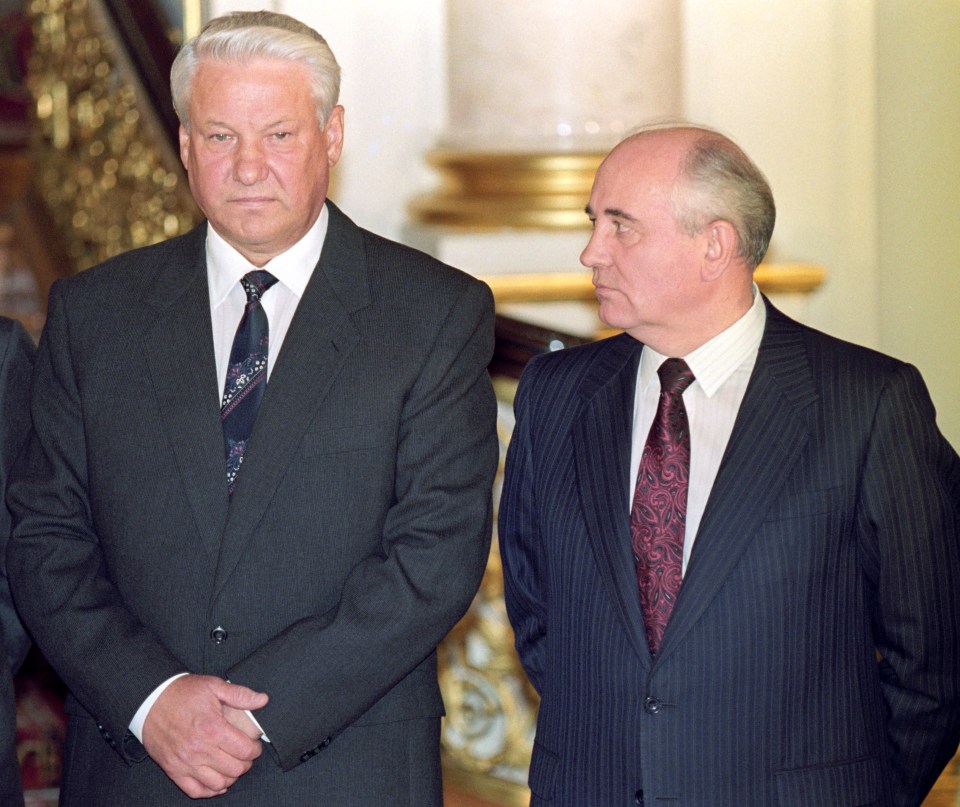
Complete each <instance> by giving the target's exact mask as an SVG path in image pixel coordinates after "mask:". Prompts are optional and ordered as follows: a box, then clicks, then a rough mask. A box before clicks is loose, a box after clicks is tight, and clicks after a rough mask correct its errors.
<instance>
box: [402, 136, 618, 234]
mask: <svg viewBox="0 0 960 807" xmlns="http://www.w3.org/2000/svg"><path fill="white" fill-rule="evenodd" d="M603 157H604V155H603V154H589V153H573V152H549V153H510V152H505V153H496V152H480V151H457V150H453V149H437V150H435V151H432V152H430V153H429V154H427V162H428V163H429V164H430V165H432V166H433V167H434V168H436V169H437V170H438V171H439V172H440V177H441V185H440V187H439V188H438V189H437V190H436V191H434V192H432V193H429V194H424V195H422V196H419V197H417V198H415V199H414V200H413V201H412V202H411V205H410V212H411V215H412V216H413V217H414V219H416V220H417V221H419V222H421V223H423V224H437V225H443V226H447V227H459V228H465V229H494V228H500V227H516V228H525V229H553V230H566V229H584V228H587V227H589V222H588V220H587V217H586V215H585V214H584V212H583V211H584V207H585V206H586V204H587V200H588V199H589V198H590V189H591V187H592V186H593V177H594V174H595V173H596V171H597V168H598V167H599V165H600V162H601V161H602V160H603Z"/></svg>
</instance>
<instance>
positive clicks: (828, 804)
mask: <svg viewBox="0 0 960 807" xmlns="http://www.w3.org/2000/svg"><path fill="white" fill-rule="evenodd" d="M767 305H768V318H767V326H766V332H765V334H764V338H763V342H762V344H761V348H760V352H759V355H758V357H757V363H756V367H755V369H754V372H753V375H752V377H751V380H750V384H749V387H748V389H747V392H746V395H745V397H744V400H743V403H742V405H741V408H740V412H739V414H738V418H737V422H736V425H735V427H734V431H733V434H732V436H731V438H730V443H729V445H728V447H727V451H726V454H725V456H724V459H723V462H722V464H721V467H720V470H719V473H718V475H717V478H716V482H715V484H714V488H713V490H712V493H711V497H710V500H709V503H708V505H707V509H706V512H705V514H704V517H703V521H702V523H701V526H700V529H699V532H698V535H697V541H696V544H695V547H694V551H693V555H692V557H691V560H690V564H689V567H688V570H687V574H686V578H685V580H684V584H683V587H682V589H681V592H680V596H679V599H678V601H677V604H676V606H675V609H674V611H673V615H672V617H671V621H670V623H669V625H668V627H667V631H666V634H665V636H664V639H663V645H662V649H661V652H660V654H659V656H658V657H657V658H656V660H655V661H654V660H652V659H651V656H650V653H649V650H648V647H647V643H646V641H645V638H644V632H643V623H642V617H641V612H640V605H639V597H638V594H637V588H636V578H635V575H634V571H633V561H632V557H631V551H630V536H629V527H628V501H629V490H628V486H629V481H628V480H629V467H628V466H629V457H630V428H631V415H632V409H633V393H634V385H635V380H636V370H637V363H638V361H639V356H640V352H641V350H642V345H640V344H639V343H638V342H636V341H635V340H634V339H632V338H631V337H629V336H626V335H620V336H617V337H614V338H612V339H609V340H605V341H602V342H599V343H596V344H592V345H587V346H584V347H581V348H573V349H570V350H565V351H560V352H558V353H554V354H550V355H545V356H542V357H539V358H537V359H535V360H534V361H533V362H531V364H530V365H529V367H528V368H527V370H526V372H525V374H524V376H523V378H522V380H521V383H520V388H519V390H518V394H517V399H516V414H517V425H516V430H515V432H514V435H513V439H512V442H511V446H510V450H509V454H508V458H507V468H506V478H505V482H504V491H503V496H502V499H501V504H500V541H501V552H502V557H503V566H504V573H505V578H506V580H505V585H506V601H507V608H508V610H509V614H510V618H511V621H512V623H513V626H514V629H515V632H516V642H517V648H518V650H519V653H520V657H521V659H522V661H523V664H524V667H525V669H526V671H527V673H528V674H529V676H530V678H531V680H532V682H533V683H534V685H535V686H536V688H537V690H538V691H539V693H540V694H541V697H542V703H541V707H540V713H539V718H538V724H537V735H536V742H535V747H534V753H533V760H532V764H531V769H530V786H531V789H532V791H533V800H532V804H533V805H551V807H561V805H563V806H564V807H586V806H587V805H595V806H596V807H613V806H614V805H628V804H630V805H633V804H637V803H641V804H646V805H647V807H650V805H661V804H662V805H670V807H681V805H690V806H691V807H715V806H720V805H730V807H750V806H751V805H754V806H755V807H773V806H774V805H784V806H786V805H789V806H790V807H800V806H801V805H802V806H803V807H811V805H824V807H843V806H844V805H851V806H852V805H884V806H885V807H887V806H892V805H896V807H907V805H918V804H919V803H920V802H921V800H922V798H923V796H924V794H925V793H926V792H927V791H928V789H929V788H930V787H931V785H932V783H933V782H934V780H935V779H936V777H937V775H938V773H939V772H940V771H941V770H942V768H943V767H944V765H945V764H946V762H947V761H948V759H949V758H950V756H951V755H952V754H953V752H954V751H955V749H956V747H957V742H958V738H960V460H958V457H957V455H956V453H955V452H954V451H953V449H952V448H951V447H950V446H949V445H948V444H947V443H946V441H945V440H944V439H943V437H942V436H941V435H940V433H939V432H938V430H937V428H936V425H935V421H934V410H933V406H932V404H931V402H930V399H929V396H928V394H927V392H926V389H925V387H924V385H923V382H922V380H921V378H920V376H919V374H918V373H917V371H916V370H915V369H914V368H913V367H911V366H909V365H906V364H904V363H902V362H899V361H896V360H894V359H891V358H889V357H886V356H883V355H881V354H879V353H876V352H873V351H870V350H867V349H865V348H861V347H857V346H854V345H850V344H847V343H844V342H841V341H839V340H837V339H833V338H831V337H828V336H826V335H824V334H822V333H818V332H816V331H813V330H811V329H809V328H806V327H804V326H802V325H800V324H798V323H796V322H794V321H792V320H790V319H789V318H787V317H785V316H784V315H783V314H781V313H780V312H778V311H777V310H776V309H774V308H773V307H772V306H770V305H769V303H768V304H767Z"/></svg>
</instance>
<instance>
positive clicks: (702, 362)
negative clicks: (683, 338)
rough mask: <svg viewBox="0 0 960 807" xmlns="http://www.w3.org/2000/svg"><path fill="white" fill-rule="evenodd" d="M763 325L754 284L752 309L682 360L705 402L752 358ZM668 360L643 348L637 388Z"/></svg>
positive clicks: (760, 299) (764, 317) (763, 309)
mask: <svg viewBox="0 0 960 807" xmlns="http://www.w3.org/2000/svg"><path fill="white" fill-rule="evenodd" d="M766 322H767V308H766V306H765V305H764V303H763V297H762V296H761V294H760V290H759V289H758V288H757V284H756V283H754V284H753V305H752V306H750V308H749V310H748V311H747V313H746V314H744V315H743V316H742V317H740V319H738V320H737V321H736V322H734V323H733V325H731V326H730V327H729V328H727V329H726V330H724V331H721V332H720V333H718V334H717V335H716V336H714V337H713V338H712V339H710V340H709V341H708V342H705V343H704V344H702V345H700V347H698V348H697V349H696V350H694V351H693V352H692V353H689V354H687V355H686V356H684V357H683V359H684V360H685V361H686V362H687V365H688V366H689V367H690V369H691V370H692V371H693V375H694V376H695V377H696V381H695V382H694V383H696V384H699V385H700V388H701V389H702V390H703V391H704V393H705V394H706V396H707V397H708V398H710V397H712V396H713V395H714V393H716V391H717V390H718V389H720V387H721V386H723V383H724V382H725V381H726V380H727V379H728V378H730V376H731V375H733V373H734V371H735V370H736V369H737V368H738V367H740V366H741V365H742V364H744V363H745V362H746V361H747V360H748V359H750V358H751V357H752V356H755V355H756V352H757V350H758V349H759V347H760V342H761V341H762V339H763V329H764V327H765V326H766ZM668 358H669V357H668V356H664V355H663V354H661V353H657V351H655V350H654V349H653V348H651V347H649V346H648V345H644V347H643V353H641V354H640V386H641V388H644V387H646V385H647V384H650V383H652V382H653V381H654V380H655V379H656V378H657V369H658V368H659V367H660V365H661V364H662V363H663V362H664V361H666V360H667V359H668ZM657 383H659V381H657Z"/></svg>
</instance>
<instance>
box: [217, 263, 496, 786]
mask: <svg viewBox="0 0 960 807" xmlns="http://www.w3.org/2000/svg"><path fill="white" fill-rule="evenodd" d="M464 288H465V291H464V292H463V293H462V294H461V295H460V297H459V299H458V300H457V302H456V304H454V305H453V307H452V308H451V310H450V311H449V312H448V313H447V314H446V317H445V319H444V320H443V321H442V324H441V325H440V327H439V329H438V331H437V333H436V338H435V340H434V342H433V345H432V347H431V349H430V350H429V352H428V355H427V356H425V357H424V360H423V364H422V366H421V369H420V371H419V375H418V377H417V380H416V381H415V383H414V384H413V386H412V388H411V390H410V393H409V395H408V396H407V399H406V400H405V402H404V404H403V409H402V413H401V421H400V430H399V442H398V448H397V454H396V469H395V484H394V502H393V504H392V506H391V507H390V509H389V511H388V513H387V518H386V521H385V524H384V527H383V536H382V547H383V551H382V553H377V554H375V555H372V556H368V557H367V558H365V559H364V560H363V561H361V562H360V563H359V564H357V566H355V567H354V568H353V569H352V570H351V571H350V573H349V574H348V576H347V577H346V580H345V582H344V586H343V590H342V593H341V596H340V601H339V605H338V607H337V609H336V613H335V614H330V615H325V616H324V618H319V619H307V620H302V621H300V622H298V623H295V624H294V625H292V626H291V627H290V628H289V629H287V630H285V631H284V632H283V633H282V634H280V635H279V636H276V637H274V638H273V639H271V640H270V641H268V642H267V643H266V644H265V645H263V646H261V647H260V648H259V649H258V650H257V651H256V652H255V653H253V654H252V655H250V656H248V657H247V658H246V659H245V660H243V661H242V662H240V663H239V664H238V665H236V666H235V667H233V668H232V669H231V670H230V671H229V676H228V677H229V678H230V680H231V681H233V682H235V683H239V684H245V685H247V686H250V687H253V688H255V689H258V690H261V691H265V692H267V693H269V695H270V703H269V704H268V705H267V707H266V708H264V709H262V710H260V711H258V712H257V720H258V721H259V722H260V724H261V725H262V727H263V729H264V731H265V733H266V734H267V736H268V737H269V738H270V741H271V743H272V745H273V748H274V750H275V751H276V752H277V754H278V756H279V759H280V764H281V766H282V767H283V768H284V769H290V768H292V767H294V766H296V765H297V764H299V763H300V762H302V761H304V759H305V758H308V757H309V755H310V754H311V753H315V752H316V751H317V750H319V746H318V747H314V746H316V744H317V742H318V740H319V741H321V745H322V744H323V743H322V741H323V740H324V738H329V737H335V736H336V735H337V734H338V733H339V732H340V731H342V730H343V729H344V728H346V727H347V726H349V725H350V724H351V723H352V722H353V721H354V720H356V719H357V718H358V717H359V716H360V715H362V714H363V713H364V712H365V711H366V710H367V709H369V707H370V706H371V705H373V704H374V703H375V702H376V701H377V700H378V699H379V698H381V697H382V696H383V695H384V694H385V693H386V692H387V691H389V690H390V689H391V688H392V687H393V686H394V685H396V684H397V683H398V682H399V681H400V680H402V679H403V678H404V677H406V676H407V675H408V674H410V672H411V671H412V670H414V669H415V668H417V667H418V665H420V664H422V663H424V662H427V663H429V659H430V658H431V657H432V654H433V652H434V650H435V649H436V646H437V644H438V643H439V642H440V640H441V639H442V638H443V636H444V635H445V634H446V633H447V632H448V631H449V630H450V628H451V627H453V625H454V624H455V623H456V621H457V620H458V619H459V618H460V617H461V616H462V615H463V613H464V612H465V611H466V609H467V607H468V606H469V604H470V602H471V600H472V598H473V595H474V594H475V593H476V591H477V588H478V587H479V584H480V579H481V577H482V575H483V570H484V568H485V566H486V562H487V557H488V553H489V547H490V534H491V518H492V516H491V490H492V482H493V476H494V473H495V470H496V465H497V458H498V451H499V448H498V441H497V436H496V402H495V399H494V395H493V389H492V386H491V384H490V379H489V376H488V374H487V365H488V364H489V361H490V358H491V356H492V353H493V301H492V296H491V295H490V292H489V289H487V288H486V286H482V285H481V284H479V283H473V282H471V283H469V284H466V285H465V287H464ZM318 660H319V661H318ZM432 674H433V675H435V668H434V671H433V673H432ZM310 749H313V750H312V752H311V751H310Z"/></svg>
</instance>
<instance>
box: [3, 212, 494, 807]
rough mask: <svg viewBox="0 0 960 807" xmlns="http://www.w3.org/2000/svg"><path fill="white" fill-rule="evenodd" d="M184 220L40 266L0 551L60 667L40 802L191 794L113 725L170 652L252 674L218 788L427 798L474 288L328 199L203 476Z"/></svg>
mask: <svg viewBox="0 0 960 807" xmlns="http://www.w3.org/2000/svg"><path fill="white" fill-rule="evenodd" d="M328 204H329V203H328ZM205 232H206V230H205V227H204V226H201V227H200V228H199V229H197V230H196V231H194V232H193V233H190V234H188V235H186V236H184V237H182V238H178V239H174V240H172V241H169V242H166V243H163V244H159V245H156V246H153V247H149V248H146V249H143V250H139V251H136V252H132V253H129V254H127V255H124V256H121V257H119V258H116V259H113V260H111V261H108V262H107V263H106V264H104V265H102V266H100V267H97V268H94V269H91V270H88V271H86V272H83V273H81V274H80V275H78V276H75V277H72V278H70V279H68V280H64V281H61V282H59V283H57V284H56V285H55V286H54V288H53V289H52V291H51V299H50V306H49V311H50V313H49V320H48V323H47V327H46V330H45V332H44V335H43V338H42V340H41V346H40V352H39V355H38V362H37V372H36V381H35V390H36V395H35V397H34V404H33V417H34V426H35V430H36V431H35V434H34V437H33V438H32V440H31V443H30V447H29V453H28V461H27V462H26V463H25V465H24V466H23V468H22V470H21V473H20V474H19V476H18V479H17V480H16V482H15V483H14V485H13V489H12V492H11V503H12V506H13V509H14V511H15V513H16V515H17V518H18V521H19V523H18V526H17V528H16V530H15V533H14V539H13V542H12V544H11V548H10V552H9V555H8V557H9V565H10V574H11V580H12V583H13V587H14V593H15V595H16V597H17V601H18V605H19V606H20V608H21V610H22V613H23V616H24V619H25V621H26V622H27V623H28V625H29V626H30V627H31V629H32V630H33V632H34V634H35V638H36V641H37V643H38V644H39V645H40V647H41V649H42V650H43V652H44V653H45V654H46V655H47V657H48V658H49V660H50V661H51V663H52V665H53V667H54V668H55V669H56V670H57V672H59V673H60V675H61V676H62V677H63V679H64V681H65V683H66V684H67V686H68V688H69V690H70V693H71V697H70V698H69V699H68V705H67V709H68V711H70V712H71V715H72V719H71V721H70V725H69V728H68V739H67V754H66V772H65V797H64V798H65V801H64V802H62V803H63V804H68V805H69V804H77V805H83V807H89V806H90V805H100V804H103V805H110V807H117V806H118V805H125V804H138V805H142V804H150V805H168V804H169V805H175V804H185V803H189V799H187V798H186V796H183V795H182V794H181V793H180V792H179V790H177V789H176V788H175V787H174V786H173V785H172V783H170V782H169V780H167V779H166V777H165V776H164V775H163V774H162V772H161V771H160V769H159V768H158V767H157V766H156V765H154V763H153V762H152V761H151V760H149V759H147V758H145V755H144V752H143V749H142V747H140V746H139V743H137V742H136V741H135V740H133V739H132V737H131V736H130V735H129V734H128V733H127V726H128V724H129V721H130V719H131V717H132V716H133V714H134V712H135V711H136V709H137V708H138V706H139V705H140V703H141V702H142V701H143V700H144V698H145V697H146V696H147V695H148V694H149V693H150V692H151V691H152V690H153V688H154V687H156V686H157V685H158V684H159V683H160V682H162V681H164V680H165V679H166V678H168V677H169V676H171V675H173V674H175V673H178V672H182V671H189V672H197V673H208V674H213V675H218V676H223V677H225V678H229V679H230V680H232V681H233V682H235V683H239V684H244V685H248V686H250V687H252V688H254V689H257V690H262V691H265V692H267V693H268V694H269V695H270V703H269V705H268V706H267V707H266V708H265V709H263V710H262V711H260V712H258V713H257V717H258V720H259V721H260V722H261V724H262V726H263V727H264V730H265V732H266V734H267V735H268V736H269V737H270V740H271V746H270V748H271V751H269V752H266V753H265V754H264V755H263V756H262V757H261V758H260V759H259V760H258V761H257V763H256V764H255V766H254V768H253V769H252V770H251V771H250V772H249V773H248V774H247V775H246V776H244V777H242V778H241V780H240V781H239V782H238V783H237V784H236V785H235V786H234V787H233V788H232V789H231V790H230V791H229V792H228V794H227V795H226V796H223V797H220V798H218V803H223V804H228V805H247V804H249V805H254V804H258V805H262V804H276V805H286V804H290V805H299V804H326V803H330V804H338V805H344V804H358V805H360V804H372V803H378V804H398V805H404V804H411V805H420V804H434V803H439V799H440V795H439V790H440V786H439V774H438V767H439V766H438V748H437V737H436V734H437V724H438V717H439V715H440V714H441V713H442V703H441V700H440V696H439V691H438V687H437V674H436V654H435V648H436V645H437V643H438V642H439V640H440V639H441V637H442V636H443V635H444V634H445V633H446V632H447V631H448V630H449V629H450V627H451V626H452V625H453V624H454V623H455V622H456V620H457V619H458V618H459V617H460V616H461V615H462V614H463V612H464V611H465V610H466V608H467V606H468V605H469V603H470V600H471V598H472V596H473V594H474V593H475V591H476V588H477V586H478V585H479V581H480V577H481V575H482V572H483V568H484V566H485V563H486V559H487V552H488V542H489V534H490V527H491V525H490V487H491V480H492V476H493V473H494V469H495V466H496V461H497V440H496V436H495V402H494V397H493V393H492V389H491V386H490V382H489V379H488V377H487V373H486V366H487V363H488V361H489V359H490V356H491V353H492V349H493V328H492V324H493V310H492V298H491V295H490V292H489V290H488V289H487V288H486V287H485V286H484V285H483V284H481V283H479V282H477V281H475V280H473V279H472V278H469V277H468V276H466V275H464V274H462V273H460V272H457V271H455V270H453V269H451V268H449V267H445V266H443V265H441V264H439V263H437V262H436V261H434V260H432V259H431V258H429V257H427V256H426V255H423V254H421V253H418V252H415V251H414V250H411V249H408V248H406V247H402V246H400V245H398V244H395V243H392V242H389V241H386V240H384V239H381V238H378V237H377V236H374V235H372V234H371V233H368V232H365V231H363V230H361V229H359V228H358V227H356V226H355V225H354V224H353V223H352V222H351V221H350V220H349V219H347V218H346V217H345V216H344V215H343V214H342V213H341V212H340V211H339V210H338V209H337V208H336V207H334V206H333V205H332V204H331V205H330V223H329V230H328V233H327V238H326V241H325V244H324V247H323V253H322V255H321V258H320V262H319V264H318V266H317V269H316V270H315V271H314V273H313V277H312V279H311V280H310V283H309V285H308V287H307V290H306V292H305V293H304V296H303V298H302V300H301V301H300V304H299V306H298V309H297V312H296V315H295V317H294V319H293V322H292V323H291V326H290V330H289V332H288V333H287V336H286V339H285V341H284V345H283V348H282V351H281V354H280V356H279V357H278V359H277V363H276V365H275V367H274V369H273V372H272V374H271V377H270V383H269V385H268V387H267V390H266V393H265V396H264V399H263V403H262V405H261V409H260V412H259V414H258V418H257V423H256V426H255V430H254V432H253V434H252V436H251V439H250V443H249V446H248V449H247V454H246V456H245V459H244V465H243V470H242V472H241V474H240V477H239V480H238V485H237V488H236V490H235V492H234V495H233V497H232V498H228V496H227V491H226V481H225V468H224V456H223V440H222V432H221V427H220V420H219V392H218V390H217V382H216V372H215V363H214V354H213V342H212V335H211V326H210V315H209V299H208V293H207V283H206V272H205V266H204V238H205ZM144 794H147V795H144Z"/></svg>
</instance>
